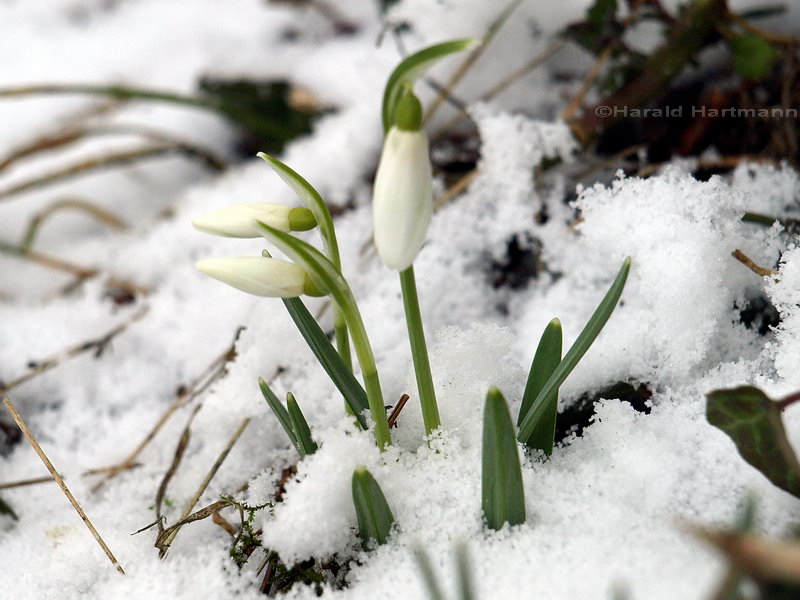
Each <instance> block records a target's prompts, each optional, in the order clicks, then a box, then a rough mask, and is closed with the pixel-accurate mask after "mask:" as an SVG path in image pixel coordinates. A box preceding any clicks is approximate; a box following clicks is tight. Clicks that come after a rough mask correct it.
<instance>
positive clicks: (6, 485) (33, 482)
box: [0, 477, 53, 490]
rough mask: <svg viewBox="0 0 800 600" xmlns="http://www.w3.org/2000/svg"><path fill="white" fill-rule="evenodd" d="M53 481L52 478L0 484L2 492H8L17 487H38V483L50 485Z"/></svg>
mask: <svg viewBox="0 0 800 600" xmlns="http://www.w3.org/2000/svg"><path fill="white" fill-rule="evenodd" d="M51 481H53V478H52V477H35V478H33V479H20V480H19V481H9V482H7V483H0V490H8V489H11V488H16V487H25V486H26V485H36V484H38V483H49V482H51Z"/></svg>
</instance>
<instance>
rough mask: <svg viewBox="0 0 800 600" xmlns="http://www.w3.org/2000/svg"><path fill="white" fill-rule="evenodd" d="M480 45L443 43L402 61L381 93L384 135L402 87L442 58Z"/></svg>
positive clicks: (473, 41)
mask: <svg viewBox="0 0 800 600" xmlns="http://www.w3.org/2000/svg"><path fill="white" fill-rule="evenodd" d="M480 43H481V40H480V39H475V38H469V39H464V40H453V41H450V42H443V43H441V44H436V45H434V46H428V47H427V48H423V49H422V50H420V51H419V52H415V53H414V54H411V55H409V56H407V57H406V58H405V59H403V61H402V62H401V63H400V64H399V65H397V67H396V68H395V70H394V71H392V74H391V75H390V76H389V80H388V81H387V82H386V89H385V90H384V92H383V108H382V110H381V116H382V119H383V131H384V133H386V132H387V131H389V129H390V128H391V126H392V119H393V117H394V109H395V107H396V105H397V101H398V100H399V99H400V96H402V94H403V88H404V86H406V85H410V84H413V83H414V82H415V81H416V80H417V79H418V78H419V77H421V76H422V75H423V74H424V73H425V71H427V70H428V69H429V68H431V66H433V64H434V63H435V62H436V61H438V60H440V59H441V58H444V57H445V56H447V55H448V54H453V53H455V52H461V51H462V50H469V49H470V48H474V47H475V46H477V45H478V44H480Z"/></svg>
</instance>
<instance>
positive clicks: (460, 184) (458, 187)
mask: <svg viewBox="0 0 800 600" xmlns="http://www.w3.org/2000/svg"><path fill="white" fill-rule="evenodd" d="M478 173H480V171H478V169H472V171H470V172H469V173H467V174H466V175H464V176H463V177H461V179H459V180H458V181H456V182H455V183H454V184H453V185H451V186H450V187H449V188H447V190H446V191H445V192H444V193H443V194H442V195H441V196H439V197H438V198H436V200H434V202H433V210H439V209H440V208H442V207H443V206H444V205H445V204H447V203H448V202H450V200H452V199H453V198H455V197H456V196H458V195H459V194H460V193H461V192H463V191H464V190H466V189H467V188H468V187H469V184H470V183H472V182H473V181H474V180H475V178H476V177H477V176H478Z"/></svg>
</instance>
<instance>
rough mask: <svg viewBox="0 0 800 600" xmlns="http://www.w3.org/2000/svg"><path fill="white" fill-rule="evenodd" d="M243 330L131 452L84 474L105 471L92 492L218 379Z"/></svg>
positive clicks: (130, 461) (126, 465)
mask: <svg viewBox="0 0 800 600" xmlns="http://www.w3.org/2000/svg"><path fill="white" fill-rule="evenodd" d="M243 330H244V328H243V327H239V328H237V330H236V333H235V335H234V337H233V341H232V342H231V344H230V345H229V346H228V347H227V348H226V349H225V351H224V352H223V353H222V354H220V355H219V356H217V357H216V358H215V359H214V360H213V361H212V362H211V364H209V365H208V366H207V367H206V368H205V369H204V370H203V372H202V373H201V374H200V375H199V376H198V377H197V378H196V379H195V380H194V381H192V382H191V383H190V384H189V385H188V386H186V387H184V386H181V388H180V389H179V391H178V395H177V398H175V400H174V401H173V402H172V404H170V405H169V406H168V407H167V410H166V411H165V412H164V413H163V414H162V415H161V416H160V417H159V419H158V420H157V421H156V423H155V425H153V427H152V428H151V429H150V431H149V432H148V433H147V435H145V437H144V439H143V440H142V441H141V442H139V444H138V445H137V446H136V448H134V449H133V451H131V453H130V454H129V455H128V456H127V457H126V458H125V459H124V460H123V461H122V462H120V463H119V464H117V465H113V466H110V467H104V468H102V469H93V470H91V471H87V472H86V473H84V475H93V474H99V473H106V477H105V478H104V479H101V480H100V481H98V482H97V484H95V486H94V487H93V488H92V491H93V492H97V491H98V490H99V489H100V488H101V487H103V485H105V483H106V482H107V481H108V480H109V479H112V478H113V477H116V476H117V475H119V474H120V473H121V472H123V471H125V470H127V469H130V468H132V467H133V466H134V465H136V459H137V458H138V457H139V455H140V454H141V453H142V451H143V450H144V449H145V448H146V447H147V445H148V444H149V443H150V442H151V441H152V440H153V438H155V436H156V435H157V434H158V432H159V431H161V428H162V427H163V426H164V425H165V424H166V422H167V421H169V419H170V418H171V417H172V415H174V414H175V413H176V412H177V411H178V410H179V409H181V408H183V407H184V406H186V405H187V404H189V403H190V402H191V401H192V400H194V399H195V398H196V397H197V396H199V395H200V394H202V393H203V392H205V391H206V390H207V389H208V388H209V387H210V386H211V384H212V383H214V382H215V381H216V380H217V379H219V378H220V377H221V376H222V375H223V374H224V373H225V369H226V367H227V364H228V363H229V362H230V361H232V360H233V359H234V358H236V342H237V341H238V339H239V335H240V334H241V333H242V331H243Z"/></svg>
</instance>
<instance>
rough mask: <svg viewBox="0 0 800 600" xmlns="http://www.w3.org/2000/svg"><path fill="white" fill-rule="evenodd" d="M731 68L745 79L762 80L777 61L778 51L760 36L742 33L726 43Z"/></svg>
mask: <svg viewBox="0 0 800 600" xmlns="http://www.w3.org/2000/svg"><path fill="white" fill-rule="evenodd" d="M728 45H729V46H730V49H731V54H732V56H733V58H732V61H733V68H734V70H735V71H736V72H737V73H739V75H741V76H742V77H746V78H747V79H763V78H764V77H766V76H767V75H769V74H770V72H771V71H772V67H773V66H774V65H775V62H776V61H777V60H778V51H777V50H775V48H774V47H773V46H772V44H770V43H769V42H768V41H767V40H765V39H764V38H763V37H761V36H760V35H755V34H753V33H744V34H742V35H740V36H737V37H735V38H733V39H732V40H729V41H728Z"/></svg>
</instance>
